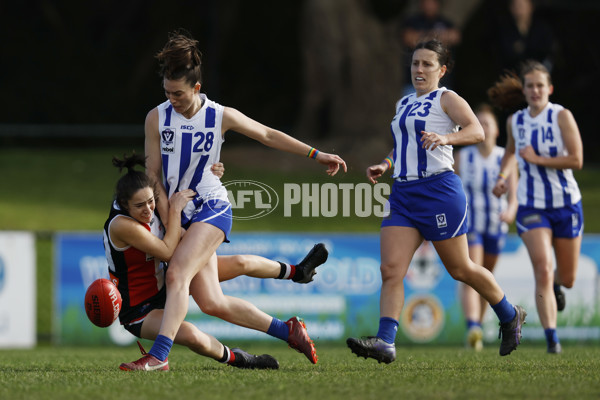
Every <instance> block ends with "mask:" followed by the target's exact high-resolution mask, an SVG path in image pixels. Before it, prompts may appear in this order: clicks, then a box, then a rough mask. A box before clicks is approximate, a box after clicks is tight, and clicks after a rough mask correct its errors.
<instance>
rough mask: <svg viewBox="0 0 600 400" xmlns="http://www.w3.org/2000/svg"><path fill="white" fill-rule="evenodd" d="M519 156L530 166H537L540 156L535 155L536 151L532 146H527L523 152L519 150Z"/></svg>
mask: <svg viewBox="0 0 600 400" xmlns="http://www.w3.org/2000/svg"><path fill="white" fill-rule="evenodd" d="M519 155H520V156H521V158H522V159H523V160H525V161H527V162H528V163H530V164H537V159H538V157H539V156H538V155H537V154H536V153H535V150H534V149H533V147H532V146H525V147H523V148H522V149H521V150H519Z"/></svg>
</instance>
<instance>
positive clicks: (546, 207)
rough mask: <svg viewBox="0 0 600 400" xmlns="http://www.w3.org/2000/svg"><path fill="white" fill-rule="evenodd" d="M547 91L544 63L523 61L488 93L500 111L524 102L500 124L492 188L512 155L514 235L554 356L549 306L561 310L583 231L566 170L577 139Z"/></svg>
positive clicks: (573, 163) (579, 156) (579, 151)
mask: <svg viewBox="0 0 600 400" xmlns="http://www.w3.org/2000/svg"><path fill="white" fill-rule="evenodd" d="M553 91H554V86H553V85H552V79H551V77H550V73H549V72H548V70H547V69H546V67H544V65H543V64H541V63H539V62H537V61H528V62H525V63H524V64H523V66H522V67H521V71H520V77H517V76H515V75H512V74H506V75H504V76H502V77H501V78H500V80H499V81H498V82H497V83H496V84H495V85H494V86H493V87H491V88H490V89H489V90H488V95H489V96H490V100H491V101H492V102H493V104H495V105H497V106H498V107H500V108H504V109H508V110H514V109H515V108H516V107H517V106H519V105H520V104H525V103H526V104H527V107H526V108H523V109H521V110H519V111H517V112H515V113H514V114H512V115H511V116H509V117H508V120H507V122H506V131H507V136H508V137H507V145H506V152H505V154H504V157H503V158H502V164H501V170H500V171H501V172H500V174H498V180H497V183H496V186H495V188H494V193H495V194H497V195H502V194H504V193H506V191H507V190H508V184H507V180H506V177H507V175H508V174H509V173H510V171H509V168H510V167H509V166H510V165H511V164H512V163H514V158H515V157H516V159H517V162H518V166H519V186H518V189H517V199H518V202H519V208H518V211H517V218H516V225H517V232H518V233H519V236H521V239H522V240H523V243H525V246H526V247H527V251H528V252H529V257H530V259H531V263H532V265H533V273H534V277H535V303H536V306H537V311H538V314H539V317H540V322H541V324H542V326H543V327H544V332H545V335H546V343H547V351H548V353H561V352H562V347H561V344H560V341H559V338H558V335H557V333H556V320H557V311H558V310H562V309H564V307H565V298H564V293H563V292H562V290H561V286H565V287H567V288H570V287H573V284H574V283H575V277H576V275H577V266H578V261H579V251H580V249H581V238H582V235H583V209H582V207H581V193H580V191H579V187H578V185H577V182H576V181H575V178H574V177H573V169H581V168H582V167H583V144H582V142H581V135H580V133H579V128H578V126H577V122H575V118H574V117H573V114H572V113H571V111H569V110H568V109H566V108H564V107H563V106H561V105H558V104H554V103H551V102H550V95H551V94H552V92H553ZM553 252H554V254H553ZM554 257H556V263H557V265H556V269H555V268H554Z"/></svg>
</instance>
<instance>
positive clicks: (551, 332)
mask: <svg viewBox="0 0 600 400" xmlns="http://www.w3.org/2000/svg"><path fill="white" fill-rule="evenodd" d="M544 334H545V335H546V343H548V346H550V345H551V344H554V343H559V342H560V340H558V335H557V333H556V329H553V328H548V329H544Z"/></svg>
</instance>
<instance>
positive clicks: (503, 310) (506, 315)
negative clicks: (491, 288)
mask: <svg viewBox="0 0 600 400" xmlns="http://www.w3.org/2000/svg"><path fill="white" fill-rule="evenodd" d="M492 309H493V310H494V312H495V313H496V315H497V316H498V319H499V320H500V322H501V323H503V324H505V323H507V322H510V321H512V320H513V319H514V318H515V315H516V314H517V312H516V311H515V307H514V306H513V305H512V304H510V303H509V302H508V300H506V296H504V297H503V298H502V300H500V303H498V304H496V305H493V306H492Z"/></svg>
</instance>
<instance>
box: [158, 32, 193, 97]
mask: <svg viewBox="0 0 600 400" xmlns="http://www.w3.org/2000/svg"><path fill="white" fill-rule="evenodd" d="M156 58H157V59H158V63H159V68H160V69H159V74H160V76H162V77H163V78H166V79H169V80H179V79H185V81H186V82H187V83H188V84H189V85H190V86H194V85H195V84H196V82H200V83H202V69H201V66H202V53H201V52H200V50H199V49H198V41H197V40H195V39H193V38H192V37H191V35H190V34H189V33H188V32H187V31H185V30H183V29H179V30H176V31H174V32H171V33H169V40H168V41H167V43H166V44H165V46H164V47H163V49H162V50H161V51H159V52H158V53H157V54H156Z"/></svg>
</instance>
